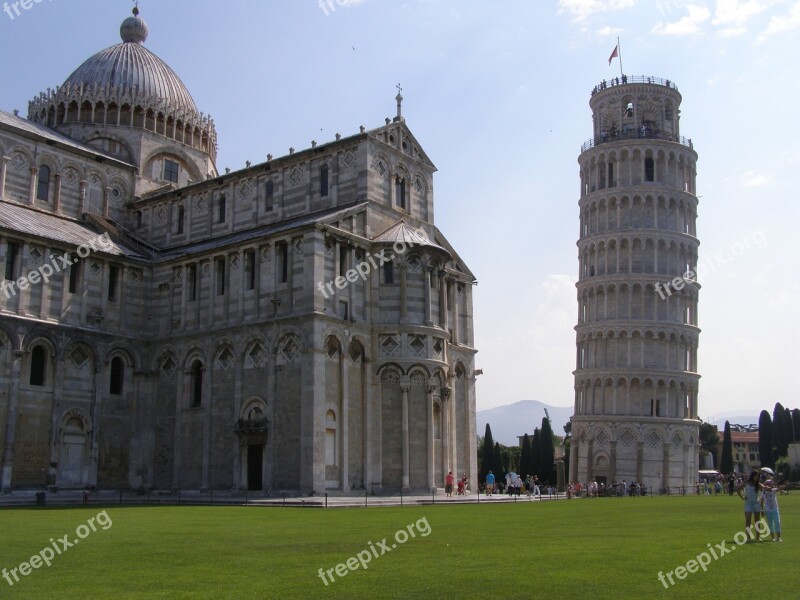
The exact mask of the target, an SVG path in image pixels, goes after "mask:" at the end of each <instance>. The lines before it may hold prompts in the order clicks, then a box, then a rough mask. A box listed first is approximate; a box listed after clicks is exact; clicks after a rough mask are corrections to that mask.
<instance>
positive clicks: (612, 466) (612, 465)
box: [608, 441, 617, 481]
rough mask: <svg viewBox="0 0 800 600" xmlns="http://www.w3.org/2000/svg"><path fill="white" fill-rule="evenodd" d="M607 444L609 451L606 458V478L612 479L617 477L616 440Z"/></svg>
mask: <svg viewBox="0 0 800 600" xmlns="http://www.w3.org/2000/svg"><path fill="white" fill-rule="evenodd" d="M609 445H610V446H611V451H610V453H609V459H608V479H609V480H610V481H614V480H615V479H616V478H617V442H616V441H612V442H610V444H609Z"/></svg>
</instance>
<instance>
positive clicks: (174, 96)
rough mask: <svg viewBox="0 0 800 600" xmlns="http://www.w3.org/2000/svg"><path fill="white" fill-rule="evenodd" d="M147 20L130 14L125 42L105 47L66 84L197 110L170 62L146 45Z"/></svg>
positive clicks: (123, 35) (122, 33)
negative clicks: (114, 91)
mask: <svg viewBox="0 0 800 600" xmlns="http://www.w3.org/2000/svg"><path fill="white" fill-rule="evenodd" d="M147 32H148V28H147V23H145V21H144V19H142V18H141V17H139V16H138V10H136V9H134V16H132V17H128V18H127V19H125V21H123V23H122V26H121V27H120V37H121V38H122V43H121V44H117V45H116V46H111V47H110V48H106V49H105V50H101V51H100V52H98V53H97V54H95V55H94V56H92V57H91V58H89V59H88V60H87V61H86V62H84V63H83V64H82V65H81V66H80V67H78V68H77V69H75V71H74V72H73V73H72V75H70V76H69V77H67V79H66V80H65V81H64V84H63V86H62V87H66V88H68V89H69V88H80V87H81V86H83V87H84V88H85V89H91V88H101V89H102V88H108V89H114V90H116V91H117V92H118V93H119V94H120V95H132V96H136V97H139V98H143V99H145V100H155V101H156V102H159V101H164V102H166V103H167V104H169V105H171V106H172V107H173V111H175V110H177V111H181V110H183V111H188V112H197V106H196V105H195V103H194V100H193V99H192V95H191V94H190V93H189V90H188V89H186V86H185V85H184V84H183V82H182V81H181V80H180V78H179V77H178V76H177V75H176V74H175V71H173V70H172V69H171V68H170V67H169V66H168V65H167V63H165V62H164V61H163V60H161V59H160V58H159V57H158V56H156V55H155V54H153V53H152V52H150V51H149V50H148V49H147V48H145V47H144V46H143V43H144V41H145V40H146V39H147Z"/></svg>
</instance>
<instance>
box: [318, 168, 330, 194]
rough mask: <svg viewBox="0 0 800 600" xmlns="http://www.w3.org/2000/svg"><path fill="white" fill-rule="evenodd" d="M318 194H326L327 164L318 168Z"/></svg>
mask: <svg viewBox="0 0 800 600" xmlns="http://www.w3.org/2000/svg"><path fill="white" fill-rule="evenodd" d="M319 195H320V196H323V197H324V196H327V195H328V165H322V167H321V168H320V170H319Z"/></svg>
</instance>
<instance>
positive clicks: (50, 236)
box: [0, 201, 147, 259]
mask: <svg viewBox="0 0 800 600" xmlns="http://www.w3.org/2000/svg"><path fill="white" fill-rule="evenodd" d="M0 230H8V231H15V232H17V233H19V234H21V235H23V236H31V235H33V236H36V237H40V238H42V239H43V240H45V243H46V244H47V245H48V247H50V246H51V245H52V243H53V242H60V243H62V244H64V245H66V246H82V245H86V244H87V243H88V242H89V240H91V239H94V238H96V237H98V232H97V231H94V230H93V228H91V227H89V226H88V225H86V224H83V223H80V222H78V221H76V220H74V219H69V218H66V217H62V216H56V215H53V214H51V213H46V212H43V211H40V210H37V209H33V208H30V207H27V206H23V205H21V204H16V203H13V202H8V201H5V202H0ZM101 247H102V251H103V252H104V253H106V254H111V255H113V256H126V257H128V258H134V259H145V258H147V257H146V256H144V255H142V254H141V253H140V252H137V251H136V250H133V249H132V248H129V247H127V246H124V245H122V244H118V243H117V242H115V241H113V240H109V241H108V242H106V243H104V244H103V245H102V246H101Z"/></svg>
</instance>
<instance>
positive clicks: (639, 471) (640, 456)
mask: <svg viewBox="0 0 800 600" xmlns="http://www.w3.org/2000/svg"><path fill="white" fill-rule="evenodd" d="M643 471H644V442H636V481H639V482H641V481H644V479H643Z"/></svg>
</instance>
